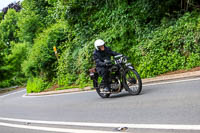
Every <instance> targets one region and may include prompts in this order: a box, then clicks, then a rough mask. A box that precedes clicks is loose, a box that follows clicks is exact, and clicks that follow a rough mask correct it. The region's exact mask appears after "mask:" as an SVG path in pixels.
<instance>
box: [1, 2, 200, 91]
mask: <svg viewBox="0 0 200 133" xmlns="http://www.w3.org/2000/svg"><path fill="white" fill-rule="evenodd" d="M20 6H21V10H20V11H19V10H17V11H16V10H14V9H12V8H9V9H8V11H7V12H6V13H5V12H1V13H0V57H1V58H0V74H1V76H0V87H6V86H11V85H14V84H24V83H27V90H28V92H29V93H30V92H40V91H43V90H45V89H47V88H51V87H52V86H55V85H56V86H58V87H59V88H67V87H69V86H72V87H73V86H79V87H84V86H86V85H88V83H90V79H89V76H88V69H89V68H91V67H92V66H93V65H94V64H93V61H92V53H93V50H94V46H93V43H94V41H95V40H96V39H99V38H101V39H103V40H105V41H106V43H107V45H108V46H110V47H112V49H113V50H115V51H117V52H119V53H123V54H124V55H127V56H128V57H129V58H130V61H131V62H132V63H133V64H134V66H135V67H136V69H137V70H138V72H139V73H140V75H141V76H142V77H143V78H145V77H153V76H156V75H159V74H162V73H166V72H169V71H175V70H180V69H190V68H193V67H196V66H200V10H199V9H200V8H199V7H200V2H199V1H198V0H192V1H187V0H166V1H162V0H151V1H149V0H23V2H22V3H21V4H20ZM18 9H20V8H18ZM53 47H56V48H57V52H58V58H57V57H56V56H55V53H54V51H53Z"/></svg>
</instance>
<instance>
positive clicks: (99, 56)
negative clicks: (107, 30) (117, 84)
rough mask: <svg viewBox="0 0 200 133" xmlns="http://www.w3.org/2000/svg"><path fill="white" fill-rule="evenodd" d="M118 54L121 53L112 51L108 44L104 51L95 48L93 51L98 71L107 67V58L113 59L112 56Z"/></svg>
mask: <svg viewBox="0 0 200 133" xmlns="http://www.w3.org/2000/svg"><path fill="white" fill-rule="evenodd" d="M116 55H119V53H116V52H114V51H112V50H111V49H110V48H109V47H106V46H105V50H104V51H101V50H95V51H94V53H93V59H94V61H95V63H96V69H97V71H98V70H100V69H102V68H105V67H106V64H105V62H104V61H105V60H111V56H116Z"/></svg>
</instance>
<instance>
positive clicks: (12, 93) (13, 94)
mask: <svg viewBox="0 0 200 133" xmlns="http://www.w3.org/2000/svg"><path fill="white" fill-rule="evenodd" d="M24 91H26V89H24V90H21V91H16V92H13V93H9V94H6V95H2V96H0V98H2V97H7V96H10V95H14V94H17V93H20V92H24Z"/></svg>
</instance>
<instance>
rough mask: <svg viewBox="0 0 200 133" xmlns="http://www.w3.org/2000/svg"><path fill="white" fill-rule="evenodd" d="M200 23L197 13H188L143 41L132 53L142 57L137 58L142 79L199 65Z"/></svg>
mask: <svg viewBox="0 0 200 133" xmlns="http://www.w3.org/2000/svg"><path fill="white" fill-rule="evenodd" d="M199 19H200V15H199V13H197V12H193V13H186V14H185V15H184V16H183V17H181V18H180V19H178V20H177V21H176V23H175V24H173V25H171V26H169V27H165V26H161V27H159V28H157V29H156V30H155V31H152V32H151V33H150V34H146V37H145V38H143V39H141V40H142V41H141V42H140V43H139V45H137V47H138V48H137V49H135V48H133V49H132V50H133V51H134V52H136V53H142V55H143V56H141V57H138V58H140V63H139V66H138V70H139V72H140V73H141V75H142V77H152V76H156V75H158V74H162V73H165V72H168V71H174V70H178V69H186V68H192V67H195V66H198V65H199V63H198V62H199V61H200V60H199V51H200V48H199V30H197V28H196V27H197V25H199V22H200V21H199ZM135 50H137V51H135Z"/></svg>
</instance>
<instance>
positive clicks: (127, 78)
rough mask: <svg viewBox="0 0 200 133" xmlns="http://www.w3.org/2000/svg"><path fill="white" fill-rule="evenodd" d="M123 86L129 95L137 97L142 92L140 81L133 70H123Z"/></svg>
mask: <svg viewBox="0 0 200 133" xmlns="http://www.w3.org/2000/svg"><path fill="white" fill-rule="evenodd" d="M123 85H124V88H125V89H126V90H127V91H128V92H129V93H130V94H131V95H138V94H140V92H141V91H142V80H141V78H140V75H139V74H138V72H137V71H136V70H134V69H130V68H127V69H126V70H125V72H124V81H123Z"/></svg>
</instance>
